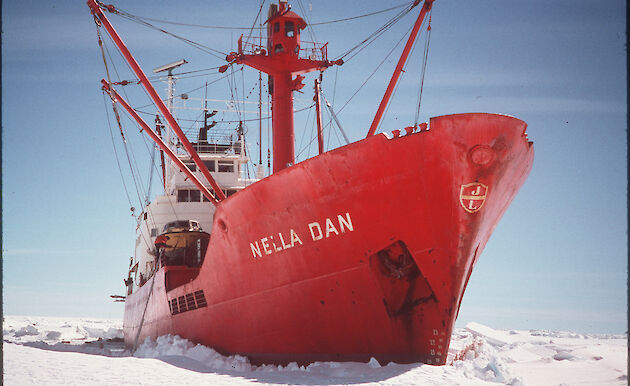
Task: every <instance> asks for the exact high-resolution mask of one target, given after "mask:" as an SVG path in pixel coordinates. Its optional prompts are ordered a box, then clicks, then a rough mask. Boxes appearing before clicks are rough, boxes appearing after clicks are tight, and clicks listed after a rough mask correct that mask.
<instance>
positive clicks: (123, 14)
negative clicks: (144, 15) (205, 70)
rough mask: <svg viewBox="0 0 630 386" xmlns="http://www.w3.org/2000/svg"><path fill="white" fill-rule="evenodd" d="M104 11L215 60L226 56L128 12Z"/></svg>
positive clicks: (119, 10)
mask: <svg viewBox="0 0 630 386" xmlns="http://www.w3.org/2000/svg"><path fill="white" fill-rule="evenodd" d="M105 10H107V11H109V12H112V13H114V14H117V15H119V16H121V17H122V18H125V19H127V20H129V21H132V22H134V23H138V24H141V25H144V26H145V27H148V28H151V29H154V30H156V31H159V32H162V33H164V34H166V35H169V36H171V37H173V38H175V39H178V40H181V41H183V42H184V43H186V44H188V45H190V46H192V47H194V48H196V49H198V50H200V51H203V52H205V53H207V54H210V55H212V56H215V57H217V58H219V59H221V60H223V59H224V58H225V55H226V53H225V52H222V51H219V50H216V49H214V48H211V47H208V46H205V45H203V44H201V43H197V42H195V41H193V40H190V39H188V38H185V37H183V36H179V35H176V34H174V33H172V32H169V31H166V30H165V29H162V28H160V27H156V26H155V25H153V24H151V23H149V22H148V21H145V20H143V19H141V18H139V17H136V16H134V15H132V14H130V13H128V12H125V11H123V10H121V9H115V10H113V11H112V10H110V9H109V8H107V7H106V8H105Z"/></svg>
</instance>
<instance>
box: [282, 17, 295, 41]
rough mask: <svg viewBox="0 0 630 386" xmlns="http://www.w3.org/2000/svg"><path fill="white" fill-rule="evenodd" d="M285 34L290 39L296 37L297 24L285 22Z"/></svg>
mask: <svg viewBox="0 0 630 386" xmlns="http://www.w3.org/2000/svg"><path fill="white" fill-rule="evenodd" d="M284 33H285V35H286V36H288V37H290V38H292V37H294V36H295V24H294V23H293V22H292V21H286V22H284Z"/></svg>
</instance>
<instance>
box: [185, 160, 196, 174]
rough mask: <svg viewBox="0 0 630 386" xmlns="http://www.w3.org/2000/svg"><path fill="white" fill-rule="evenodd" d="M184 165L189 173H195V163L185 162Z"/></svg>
mask: <svg viewBox="0 0 630 386" xmlns="http://www.w3.org/2000/svg"><path fill="white" fill-rule="evenodd" d="M184 165H186V166H187V167H188V169H190V171H191V172H196V171H197V165H195V163H194V162H192V161H185V162H184Z"/></svg>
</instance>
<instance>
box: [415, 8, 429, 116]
mask: <svg viewBox="0 0 630 386" xmlns="http://www.w3.org/2000/svg"><path fill="white" fill-rule="evenodd" d="M430 41H431V14H430V13H429V24H428V26H427V37H426V42H425V45H424V55H423V59H422V75H421V76H420V91H419V93H418V108H417V109H416V117H415V120H414V126H413V127H418V120H419V119H420V105H421V104H422V89H423V88H424V75H425V72H426V69H427V61H428V58H429V42H430Z"/></svg>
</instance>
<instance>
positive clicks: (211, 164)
mask: <svg viewBox="0 0 630 386" xmlns="http://www.w3.org/2000/svg"><path fill="white" fill-rule="evenodd" d="M203 164H204V165H206V167H207V168H208V171H211V172H213V171H214V170H215V169H214V160H206V161H203Z"/></svg>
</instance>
